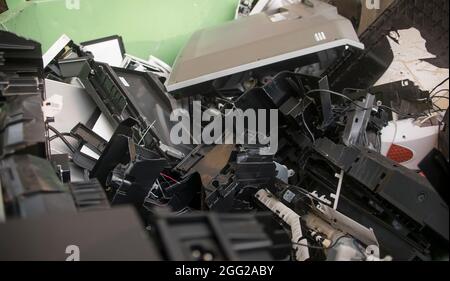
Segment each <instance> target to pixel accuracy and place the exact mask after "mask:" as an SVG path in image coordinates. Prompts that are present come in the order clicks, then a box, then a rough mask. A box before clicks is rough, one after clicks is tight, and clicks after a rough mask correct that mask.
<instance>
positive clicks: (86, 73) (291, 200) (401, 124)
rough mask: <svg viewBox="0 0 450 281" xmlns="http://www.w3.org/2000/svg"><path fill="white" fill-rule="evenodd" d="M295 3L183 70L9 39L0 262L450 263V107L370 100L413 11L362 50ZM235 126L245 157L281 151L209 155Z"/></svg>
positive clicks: (398, 85) (318, 7)
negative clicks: (226, 127)
mask: <svg viewBox="0 0 450 281" xmlns="http://www.w3.org/2000/svg"><path fill="white" fill-rule="evenodd" d="M250 2H251V1H250ZM294 2H295V1H294ZM298 2H299V3H294V4H293V5H288V6H283V8H282V9H279V8H277V9H276V10H273V9H263V10H262V11H263V12H261V13H257V14H254V15H251V16H246V17H243V18H241V19H239V20H238V21H234V22H230V23H227V24H225V25H222V26H218V27H214V28H212V29H208V30H202V31H199V32H197V33H196V34H194V35H193V36H192V38H191V40H190V41H189V42H188V44H187V45H186V47H185V48H184V50H183V51H182V52H181V54H180V55H179V57H178V59H177V61H176V63H175V65H174V67H173V69H171V68H170V67H169V66H167V65H166V64H165V63H164V62H162V61H160V60H158V59H156V58H153V57H152V58H150V60H149V61H145V60H142V59H138V58H135V57H133V56H130V55H126V54H125V49H124V46H123V43H121V40H120V37H109V38H105V39H102V40H96V41H91V42H86V43H82V44H80V45H77V44H75V43H74V42H73V41H71V40H70V39H69V38H67V36H63V37H61V38H60V39H59V40H58V41H57V42H56V43H55V45H54V46H52V47H51V48H50V50H49V51H48V52H47V53H46V54H45V55H44V58H42V53H41V46H40V44H39V43H37V42H34V41H31V40H26V39H24V38H21V37H18V36H16V35H14V34H12V33H8V32H3V31H0V100H1V101H0V136H1V137H0V144H1V145H0V150H1V161H0V180H1V182H0V183H1V184H0V189H1V192H0V222H3V223H1V224H0V238H1V239H0V241H1V242H0V260H22V259H25V260H34V259H44V260H64V259H66V257H67V252H66V249H67V247H68V246H70V245H76V246H77V247H79V248H80V250H81V259H82V260H95V259H104V260H105V259H106V260H115V259H119V260H120V259H131V260H162V259H168V260H189V261H209V260H284V261H289V260H296V261H306V260H314V261H315V260H318V261H320V260H328V261H343V260H347V261H382V260H386V261H388V260H436V259H448V241H449V211H448V189H447V186H446V184H445V182H446V180H447V177H448V172H449V162H448V161H449V158H448V142H449V137H448V111H446V110H443V109H441V108H438V107H437V106H436V104H435V103H434V100H435V99H436V98H442V96H443V94H441V93H440V91H436V89H434V90H433V91H423V90H421V89H419V88H418V87H417V86H415V85H414V83H413V82H411V81H409V80H404V81H398V82H394V83H390V84H385V85H379V86H374V84H375V82H376V80H377V79H379V78H380V76H381V75H382V74H383V73H384V72H385V71H386V68H387V66H389V61H392V56H389V55H386V50H381V49H382V48H383V46H385V44H384V43H382V42H384V41H383V40H385V37H386V35H387V34H386V33H388V32H389V31H390V30H391V28H392V26H390V24H391V23H389V18H390V17H389V15H390V13H396V14H397V16H400V14H401V13H404V14H407V12H406V11H404V10H402V9H404V1H394V4H392V6H391V7H390V8H389V9H388V10H386V11H385V13H384V14H383V16H382V17H380V19H379V20H378V21H376V22H375V23H374V24H373V26H372V27H371V28H369V29H368V31H367V32H366V33H364V34H362V35H361V36H359V37H358V36H357V34H356V32H355V29H354V27H353V26H352V23H351V22H350V21H349V20H348V19H346V18H344V17H342V16H340V15H339V14H338V13H337V10H336V8H335V7H333V6H331V5H329V4H326V3H324V2H320V1H314V0H310V1H298ZM424 2H425V1H424ZM427 2H439V1H427ZM446 12H447V14H448V3H447V10H446ZM446 32H447V34H448V27H447V31H446ZM218 35H219V36H218ZM114 46H118V48H114ZM111 50H118V52H117V54H116V53H113V52H112V51H111ZM447 52H448V49H447ZM447 67H448V66H447ZM197 105H198V106H201V108H200V110H199V109H198V107H197ZM230 110H234V111H236V110H238V111H239V110H240V111H241V112H245V113H247V114H244V116H245V119H241V120H238V118H235V120H234V123H233V124H234V127H235V131H236V135H237V134H238V131H239V130H241V132H240V133H241V134H243V135H245V139H246V140H249V139H251V138H252V137H254V135H253V134H254V133H253V132H252V131H251V130H247V126H246V125H248V124H249V123H251V122H252V121H257V122H258V124H259V125H260V126H263V127H264V128H268V130H269V131H271V130H272V129H275V128H273V125H274V124H275V125H276V127H277V128H276V130H277V132H276V133H277V145H276V147H274V145H273V144H274V143H272V142H271V143H270V144H269V145H268V144H267V142H266V143H265V144H263V143H262V142H261V143H250V142H242V143H237V144H230V143H226V142H225V141H223V139H225V138H226V137H227V132H224V133H223V134H222V133H220V134H219V135H218V136H219V137H220V140H221V141H219V142H214V143H213V144H205V143H203V144H202V142H201V141H198V136H199V135H201V134H202V132H203V133H204V131H205V129H206V128H208V126H209V125H210V120H211V119H214V120H216V121H217V120H219V121H218V123H220V125H221V124H222V122H223V121H224V119H226V118H227V116H226V112H230ZM252 110H254V111H255V110H256V111H258V112H260V111H264V110H269V111H270V112H274V111H273V110H276V111H275V112H276V116H272V115H271V118H270V119H271V120H266V119H264V118H261V116H258V118H256V116H253V117H252V115H251V112H252ZM198 111H200V113H199V112H198ZM174 112H178V113H179V114H178V115H177V114H175V113H174ZM205 112H206V113H207V114H205ZM202 113H203V117H205V115H206V116H207V117H208V118H207V119H200V121H198V122H195V121H194V122H191V119H192V120H195V116H194V115H197V114H200V116H201V115H202ZM183 114H185V115H186V116H185V117H186V120H189V121H188V122H187V123H181V124H182V125H183V127H182V130H181V131H183V132H181V133H182V134H181V135H182V136H181V137H180V136H177V137H179V138H181V139H187V142H183V143H176V142H175V141H174V136H173V135H172V133H171V132H172V131H174V130H175V129H177V128H176V126H180V125H179V123H177V122H174V121H173V116H174V115H176V116H178V117H183ZM190 117H192V118H190ZM255 118H256V119H257V120H256V119H255ZM182 119H183V118H182ZM216 121H214V122H216ZM274 121H276V122H274ZM219 127H220V126H219ZM175 131H176V130H175ZM184 133H187V135H185V134H184ZM209 133H211V130H209ZM228 133H229V132H228ZM207 135H208V136H210V134H207ZM186 136H187V137H186ZM216 137H217V136H216ZM121 206H133V207H132V208H131V207H121Z"/></svg>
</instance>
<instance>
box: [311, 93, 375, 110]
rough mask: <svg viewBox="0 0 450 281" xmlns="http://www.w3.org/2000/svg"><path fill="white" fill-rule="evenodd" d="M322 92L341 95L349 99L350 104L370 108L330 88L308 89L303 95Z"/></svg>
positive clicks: (363, 108)
mask: <svg viewBox="0 0 450 281" xmlns="http://www.w3.org/2000/svg"><path fill="white" fill-rule="evenodd" d="M323 92H326V93H330V94H333V95H335V96H339V97H341V98H343V99H346V100H348V101H350V102H351V103H352V104H354V105H355V106H357V107H359V108H361V109H362V110H370V109H371V108H366V107H364V106H361V105H359V104H357V103H356V102H355V101H354V100H352V99H351V98H349V97H347V96H346V95H344V94H341V93H338V92H335V91H331V90H325V89H315V90H310V91H308V92H307V93H306V94H305V95H307V96H308V95H309V94H312V93H323Z"/></svg>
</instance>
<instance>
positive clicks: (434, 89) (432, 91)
mask: <svg viewBox="0 0 450 281" xmlns="http://www.w3.org/2000/svg"><path fill="white" fill-rule="evenodd" d="M449 78H450V77H447V78H445V80H444V81H442V82H441V83H439V84H438V85H437V86H436V87H434V88H433V90H431V92H430V94H432V93H434V91H436V90H437V88H439V87H440V86H442V85H444V83H445V82H447V81H448V79H449Z"/></svg>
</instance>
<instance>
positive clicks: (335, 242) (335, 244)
mask: <svg viewBox="0 0 450 281" xmlns="http://www.w3.org/2000/svg"><path fill="white" fill-rule="evenodd" d="M344 238H351V239H354V238H353V237H352V236H350V235H348V234H346V235H342V236H341V237H339V238H338V239H336V240H335V241H334V242H333V244H331V245H330V246H329V247H316V246H310V245H306V244H302V243H296V242H292V244H294V245H298V246H303V247H308V248H311V249H318V250H330V249H333V248H334V247H336V246H337V244H338V243H339V242H340V241H341V240H342V239H344ZM302 240H304V239H302ZM300 241H301V240H300Z"/></svg>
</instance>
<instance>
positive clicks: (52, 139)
mask: <svg viewBox="0 0 450 281" xmlns="http://www.w3.org/2000/svg"><path fill="white" fill-rule="evenodd" d="M61 135H63V136H65V137H69V138H73V139H75V140H77V141H79V140H80V139H78V138H77V137H76V136H73V135H72V134H71V133H61ZM58 138H59V136H58V135H54V136H52V137H50V138H49V139H48V140H49V141H50V142H52V141H54V140H56V139H58Z"/></svg>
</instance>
